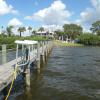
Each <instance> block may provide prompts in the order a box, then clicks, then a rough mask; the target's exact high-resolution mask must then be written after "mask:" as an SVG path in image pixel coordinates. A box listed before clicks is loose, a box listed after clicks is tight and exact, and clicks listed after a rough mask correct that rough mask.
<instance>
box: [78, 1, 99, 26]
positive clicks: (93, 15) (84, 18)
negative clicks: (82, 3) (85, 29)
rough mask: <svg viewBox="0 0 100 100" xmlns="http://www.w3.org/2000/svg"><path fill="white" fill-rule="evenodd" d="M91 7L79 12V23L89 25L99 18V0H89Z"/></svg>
mask: <svg viewBox="0 0 100 100" xmlns="http://www.w3.org/2000/svg"><path fill="white" fill-rule="evenodd" d="M91 4H92V7H91V8H86V9H85V11H83V12H81V13H80V19H78V22H79V23H83V24H87V25H90V24H92V23H93V22H95V21H97V20H100V0H91Z"/></svg>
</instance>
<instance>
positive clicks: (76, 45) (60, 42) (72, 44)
mask: <svg viewBox="0 0 100 100" xmlns="http://www.w3.org/2000/svg"><path fill="white" fill-rule="evenodd" d="M55 44H56V45H58V46H65V47H66V46H72V47H82V46H84V45H83V44H78V43H71V42H69V43H65V42H62V41H59V40H56V41H55Z"/></svg>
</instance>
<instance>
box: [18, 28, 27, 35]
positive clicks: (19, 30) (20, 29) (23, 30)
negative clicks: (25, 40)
mask: <svg viewBox="0 0 100 100" xmlns="http://www.w3.org/2000/svg"><path fill="white" fill-rule="evenodd" d="M25 31H26V28H25V27H19V28H18V32H19V33H20V37H21V36H22V32H25Z"/></svg>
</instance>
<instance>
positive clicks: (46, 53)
mask: <svg viewBox="0 0 100 100" xmlns="http://www.w3.org/2000/svg"><path fill="white" fill-rule="evenodd" d="M47 55H48V52H47V41H45V61H46V60H47Z"/></svg>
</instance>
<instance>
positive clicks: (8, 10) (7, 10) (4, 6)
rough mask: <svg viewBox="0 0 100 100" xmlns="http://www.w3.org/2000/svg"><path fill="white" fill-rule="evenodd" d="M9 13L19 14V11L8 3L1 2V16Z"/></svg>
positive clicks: (0, 0)
mask: <svg viewBox="0 0 100 100" xmlns="http://www.w3.org/2000/svg"><path fill="white" fill-rule="evenodd" d="M8 13H12V14H18V11H17V10H15V9H14V8H13V6H12V5H8V4H7V3H6V1H4V0H0V15H5V14H8Z"/></svg>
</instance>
